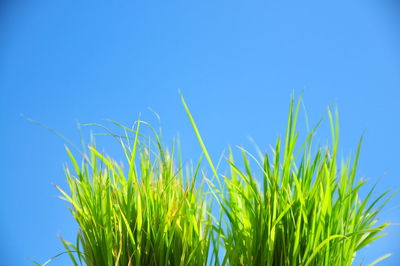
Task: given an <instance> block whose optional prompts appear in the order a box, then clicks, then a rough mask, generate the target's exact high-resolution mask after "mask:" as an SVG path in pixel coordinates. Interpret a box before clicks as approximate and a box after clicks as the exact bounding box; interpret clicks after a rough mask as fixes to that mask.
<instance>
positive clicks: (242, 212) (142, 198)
mask: <svg viewBox="0 0 400 266" xmlns="http://www.w3.org/2000/svg"><path fill="white" fill-rule="evenodd" d="M300 102H301V101H300V100H299V101H298V102H297V103H296V102H295V101H294V98H292V100H291V103H290V108H289V116H288V122H287V129H286V135H285V138H284V140H283V141H282V140H281V139H280V138H278V140H277V141H276V143H275V145H274V147H273V149H272V151H271V152H267V153H266V154H261V153H260V154H259V155H260V156H259V158H258V159H257V158H255V156H253V155H252V154H251V153H249V152H248V151H246V150H245V149H243V148H240V152H241V156H240V158H239V159H238V158H235V155H234V153H233V152H232V151H231V150H229V153H228V159H227V163H228V172H227V174H225V175H221V174H219V172H218V167H215V165H214V163H213V160H212V159H211V156H210V155H209V153H208V151H207V149H206V146H205V144H204V142H203V139H202V137H201V135H200V133H199V130H198V128H197V126H196V124H195V121H194V119H193V117H192V115H191V113H190V111H189V108H188V106H187V104H186V102H185V100H184V99H183V97H182V103H183V105H184V107H185V110H186V112H187V115H188V117H189V119H190V122H191V124H192V126H193V129H194V132H195V134H196V136H197V138H198V141H199V144H200V146H201V148H202V150H203V152H204V155H205V157H206V160H207V162H208V163H209V165H210V167H211V172H212V177H213V178H210V176H209V178H207V177H205V176H202V179H201V182H197V181H198V180H197V177H198V176H199V175H200V173H201V174H202V175H204V174H203V171H202V170H201V161H199V163H198V164H197V166H196V167H184V166H183V165H182V162H181V161H180V159H179V158H180V154H179V152H178V160H176V159H175V152H174V148H172V152H168V151H167V150H166V149H164V148H163V146H162V143H161V142H160V139H159V136H158V135H157V134H156V133H154V137H155V141H154V142H153V140H151V139H143V138H142V137H141V136H140V135H139V127H140V125H141V124H144V122H140V121H139V122H138V123H137V124H136V128H135V129H129V128H126V127H123V126H121V127H122V128H123V129H124V132H125V136H123V137H121V136H117V135H113V136H114V137H116V138H117V139H118V140H119V143H120V147H121V149H122V151H123V153H124V154H125V157H126V166H127V167H126V169H125V167H124V166H123V164H121V163H117V162H116V161H114V160H113V159H111V158H110V157H108V156H106V155H105V154H103V153H102V152H100V151H99V150H97V148H96V145H95V144H94V142H93V144H92V145H91V146H89V151H88V153H86V154H84V155H83V158H82V162H81V164H78V162H77V161H76V159H75V158H74V156H73V155H72V153H71V152H70V150H69V149H68V148H67V152H68V154H69V156H70V159H71V163H72V166H73V169H74V171H71V170H70V169H69V168H66V176H67V179H68V184H69V191H70V192H69V193H67V192H64V191H63V190H62V189H60V188H59V189H60V191H61V193H62V194H63V199H64V200H66V201H67V202H69V203H70V204H71V208H70V210H71V212H72V215H73V216H74V218H75V219H76V221H77V222H78V225H79V232H78V234H77V238H76V242H75V244H72V243H70V242H68V241H65V240H62V242H63V244H64V246H65V249H66V252H67V253H68V254H69V255H70V258H71V261H72V262H73V263H74V264H75V265H78V264H82V263H85V264H86V265H221V264H222V265H305V266H307V265H351V264H352V262H353V260H354V258H355V255H356V252H357V251H358V250H360V249H362V248H363V247H365V246H367V245H368V244H370V243H371V242H373V241H375V240H377V239H378V238H380V237H382V236H383V235H384V234H383V233H382V231H383V230H384V229H385V227H387V226H388V223H384V224H378V223H377V215H378V214H379V213H380V211H381V210H382V208H383V207H384V205H385V204H386V203H387V202H388V200H389V199H390V195H389V192H388V191H387V192H385V193H383V194H381V195H377V196H374V192H373V191H374V188H372V189H370V190H369V191H367V194H366V196H365V197H363V198H361V197H360V196H359V195H360V190H361V189H362V188H363V186H364V184H365V183H366V181H363V180H359V179H358V178H357V171H356V170H357V163H358V158H359V154H360V147H361V142H362V140H360V143H359V145H358V148H357V152H356V154H355V157H354V159H353V160H350V159H348V160H346V161H340V162H339V159H340V158H338V145H339V121H338V115H337V112H335V114H332V113H331V112H330V111H328V116H329V120H330V126H331V135H332V143H331V145H330V146H327V147H313V140H314V138H315V131H316V129H317V127H318V125H319V124H318V125H317V126H316V127H314V128H313V129H312V130H311V131H310V132H309V133H308V135H306V137H305V139H304V140H303V141H302V142H299V140H298V139H299V134H298V132H297V127H296V126H297V118H298V112H299V106H300ZM153 132H154V130H153ZM131 142H132V143H131ZM176 161H177V163H176ZM237 161H240V163H237ZM203 181H206V183H207V185H208V190H206V189H203V186H202V185H203ZM198 183H201V184H200V185H199V184H198ZM208 193H210V195H212V199H213V200H215V202H216V204H217V208H218V210H219V219H216V218H213V217H212V215H211V209H212V202H211V201H209V200H208V198H207V195H208ZM218 210H217V213H218ZM214 213H215V209H214ZM388 256H390V254H388V255H385V256H383V257H381V258H378V259H377V260H376V261H374V262H373V263H372V264H375V263H378V262H380V261H381V260H383V259H385V258H386V257H388ZM49 261H50V260H49ZM49 261H48V262H49ZM48 262H46V263H48Z"/></svg>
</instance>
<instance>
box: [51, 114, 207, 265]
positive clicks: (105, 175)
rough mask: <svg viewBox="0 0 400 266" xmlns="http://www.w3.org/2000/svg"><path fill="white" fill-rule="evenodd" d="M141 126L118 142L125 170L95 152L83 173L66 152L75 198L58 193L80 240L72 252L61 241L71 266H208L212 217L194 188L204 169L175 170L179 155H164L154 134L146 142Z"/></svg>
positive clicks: (83, 166)
mask: <svg viewBox="0 0 400 266" xmlns="http://www.w3.org/2000/svg"><path fill="white" fill-rule="evenodd" d="M141 124H143V122H140V121H139V122H138V123H137V126H136V128H135V129H132V130H131V129H129V128H124V129H125V132H126V135H125V136H124V137H117V139H118V140H119V143H120V147H121V149H122V150H123V152H124V154H125V156H126V162H127V169H124V167H123V166H122V165H121V164H119V163H117V162H116V161H114V160H113V159H111V158H110V157H107V156H106V155H104V154H103V153H101V152H100V151H99V150H97V149H96V146H95V144H92V145H91V146H89V152H88V154H87V155H84V156H83V159H82V162H81V165H79V164H78V162H77V161H76V159H75V158H74V156H73V155H72V153H71V152H70V150H69V149H68V148H67V152H68V154H69V156H70V158H71V163H72V165H73V173H72V171H71V170H70V169H69V168H66V176H67V179H68V184H69V190H70V193H69V194H68V193H66V192H64V190H62V189H61V188H59V189H60V191H61V193H62V195H63V199H64V200H66V201H67V202H69V203H70V204H71V209H70V210H71V213H72V215H73V216H74V218H75V220H76V221H77V223H78V225H79V233H78V235H77V239H76V243H75V244H72V243H70V242H68V241H65V240H62V241H63V244H64V246H65V248H66V250H67V252H68V253H69V255H70V257H71V260H72V262H73V263H74V265H78V263H82V262H84V263H85V264H86V265H96V266H98V265H205V264H206V263H207V259H208V251H209V244H210V242H209V241H210V238H209V234H210V228H211V216H210V214H209V211H208V209H209V208H208V203H207V201H205V199H204V193H203V192H202V190H201V187H200V188H196V186H195V184H196V179H197V178H198V176H199V175H200V171H199V166H197V167H196V168H195V169H194V168H193V167H192V168H189V167H186V169H184V167H183V166H182V163H181V162H179V163H178V165H175V163H174V162H175V158H174V154H175V153H174V152H171V153H170V152H167V151H166V150H164V148H163V147H162V144H161V143H160V141H159V137H158V136H157V134H156V133H155V141H154V142H151V140H146V139H144V140H143V141H141V140H140V137H139V128H140V125H141ZM128 133H131V134H133V136H130V135H129V134H128ZM130 139H133V143H130ZM177 166H178V167H177Z"/></svg>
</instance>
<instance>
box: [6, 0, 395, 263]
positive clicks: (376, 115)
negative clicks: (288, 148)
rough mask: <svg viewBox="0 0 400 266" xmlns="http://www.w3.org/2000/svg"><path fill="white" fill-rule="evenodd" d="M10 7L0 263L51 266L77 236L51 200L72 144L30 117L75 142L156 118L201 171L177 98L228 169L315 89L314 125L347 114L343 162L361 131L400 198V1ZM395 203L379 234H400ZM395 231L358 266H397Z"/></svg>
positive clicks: (309, 101)
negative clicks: (293, 100) (377, 263)
mask: <svg viewBox="0 0 400 266" xmlns="http://www.w3.org/2000/svg"><path fill="white" fill-rule="evenodd" d="M11 2H14V3H11ZM1 3H2V4H1V6H0V31H1V34H0V90H1V96H0V119H1V120H0V121H1V131H0V134H1V137H2V140H3V142H2V145H1V153H0V162H1V166H2V167H1V168H2V174H1V175H2V178H1V180H2V181H1V184H2V185H1V193H0V215H1V216H0V223H1V224H0V235H1V242H0V245H1V247H0V264H1V265H30V264H29V262H28V259H29V258H34V259H36V260H38V261H41V262H44V261H45V260H46V259H47V258H50V257H51V256H53V255H55V254H57V253H59V252H61V251H62V250H63V247H62V245H61V244H60V241H59V240H58V238H57V235H58V234H61V235H62V236H63V237H64V238H66V239H70V240H73V239H74V234H75V232H76V225H75V224H74V222H73V220H72V218H71V217H70V214H69V212H68V210H67V208H66V204H65V203H64V202H63V201H61V200H60V199H58V198H57V196H58V195H59V193H58V191H57V190H56V189H55V187H54V186H53V184H59V185H60V186H62V187H64V188H65V187H66V183H65V180H64V175H63V164H64V163H65V162H66V161H67V156H66V154H65V152H64V146H63V145H64V142H63V141H62V140H60V139H59V138H57V137H56V136H54V135H52V134H51V133H49V132H48V131H46V130H44V129H43V128H40V127H38V126H35V125H33V124H31V123H29V122H27V121H26V120H24V119H23V118H21V114H24V115H26V116H29V117H32V118H34V119H36V120H39V121H41V122H42V123H44V124H46V125H48V126H50V127H52V128H54V129H57V130H58V131H60V132H62V133H63V134H64V135H65V136H67V137H68V138H70V139H72V140H73V141H75V142H78V140H79V137H78V132H77V130H76V121H80V122H104V121H103V120H102V119H104V118H111V119H114V120H117V121H120V122H123V123H126V124H130V123H132V122H133V121H134V120H135V119H136V118H137V116H138V114H139V113H142V118H143V119H145V120H150V121H154V120H155V119H154V118H153V115H152V113H151V112H150V111H148V107H150V108H152V109H153V110H155V111H156V112H157V113H158V114H159V115H160V116H161V119H162V128H163V131H164V135H165V136H164V137H165V140H170V139H171V138H172V137H173V136H175V135H177V134H178V133H179V135H180V136H181V138H182V146H183V147H184V149H183V152H184V153H185V156H186V157H187V158H189V157H197V156H198V155H199V154H200V149H199V147H198V144H197V141H196V139H195V137H194V134H193V132H192V129H191V127H190V124H189V122H188V119H187V118H186V116H185V113H184V110H183V107H182V105H181V103H180V100H179V94H178V89H180V90H181V91H182V92H183V93H184V95H185V97H186V99H187V101H188V103H189V105H190V107H191V110H192V112H193V114H194V116H195V119H196V121H197V123H198V126H199V127H200V130H201V132H202V135H203V137H204V139H205V142H206V144H207V146H208V147H209V149H210V151H211V153H212V156H213V157H214V158H217V157H218V155H219V153H220V152H221V151H222V150H223V149H224V148H226V147H227V145H229V144H231V145H237V144H243V145H245V146H246V147H251V144H249V141H248V140H247V137H248V136H251V137H253V138H254V139H255V140H256V141H257V143H258V144H259V145H260V146H261V147H262V148H263V149H266V148H267V147H268V145H269V144H271V143H273V142H274V141H275V138H276V137H277V136H279V135H282V134H283V132H284V125H285V120H286V113H287V107H288V102H289V97H290V94H291V92H292V91H294V92H295V93H296V94H297V95H298V94H299V93H300V92H301V91H304V102H305V106H306V108H307V111H308V113H309V116H310V120H311V122H313V123H315V122H317V120H318V119H319V118H320V117H321V116H322V115H323V113H324V112H325V110H326V107H327V106H328V105H329V104H336V105H337V106H338V108H339V111H340V114H341V151H342V153H343V155H348V154H350V153H352V152H354V150H355V147H356V145H357V141H358V139H359V137H360V136H361V134H362V133H363V132H364V131H365V142H364V146H363V149H362V154H361V161H360V170H359V174H360V177H364V178H368V179H369V180H370V181H371V182H370V184H373V183H375V182H377V181H378V180H380V182H379V185H378V192H379V191H383V190H385V189H386V188H394V189H398V188H399V187H400V170H399V169H400V167H399V151H400V144H399V137H398V136H399V133H398V132H399V130H400V126H399V124H400V118H399V114H400V112H399V109H398V108H399V96H400V92H399V91H400V16H399V15H400V6H398V4H396V3H395V1H387V0H375V1H372V0H363V1H344V0H336V1H234V0H229V1H218V0H217V1H215V0H214V1H208V0H203V1H123V0H121V1H62V0H61V1H22V0H21V1H2V2H1ZM98 131H100V130H98ZM327 133H328V132H327V131H326V130H325V129H324V128H322V129H321V132H320V133H319V135H317V137H318V138H319V139H320V140H321V143H325V140H326V139H327V137H328V134H327ZM101 140H104V141H107V140H105V137H102V138H101ZM110 147H111V146H110ZM111 149H112V148H111ZM398 205H399V197H396V198H395V200H394V201H393V202H392V203H391V204H390V205H389V207H388V208H387V209H386V211H384V213H383V214H382V216H381V217H382V219H381V221H392V222H394V223H400V215H399V214H400V210H399V208H398ZM388 232H389V233H390V234H389V236H387V237H385V238H384V239H382V240H380V241H378V242H376V243H375V244H373V245H372V246H370V247H368V248H366V249H365V250H364V251H363V252H361V253H360V254H359V257H358V261H361V260H363V259H365V260H364V262H371V261H372V260H374V259H375V258H377V257H379V256H381V255H384V254H386V253H389V252H391V253H394V255H393V257H391V258H390V259H388V260H386V261H385V262H384V263H382V265H399V262H400V228H399V226H392V227H390V229H389V230H388ZM52 265H69V264H68V262H67V257H62V258H60V259H59V260H56V261H55V262H54V263H53V264H52Z"/></svg>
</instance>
